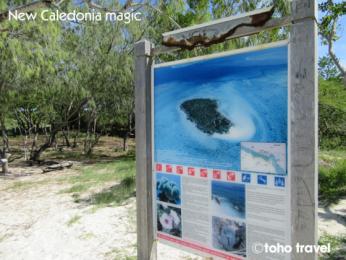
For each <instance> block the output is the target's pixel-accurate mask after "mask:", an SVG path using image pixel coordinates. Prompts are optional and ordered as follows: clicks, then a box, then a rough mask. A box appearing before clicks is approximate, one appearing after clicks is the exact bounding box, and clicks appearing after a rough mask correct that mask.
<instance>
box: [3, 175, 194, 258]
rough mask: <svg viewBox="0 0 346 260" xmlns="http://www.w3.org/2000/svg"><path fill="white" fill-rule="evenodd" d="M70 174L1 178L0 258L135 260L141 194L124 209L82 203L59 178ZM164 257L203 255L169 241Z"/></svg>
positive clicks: (160, 249)
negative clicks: (177, 247)
mask: <svg viewBox="0 0 346 260" xmlns="http://www.w3.org/2000/svg"><path fill="white" fill-rule="evenodd" d="M71 171H72V172H71ZM70 174H73V170H65V171H62V172H57V173H51V174H49V175H42V174H39V175H37V174H35V175H32V176H27V177H22V178H20V181H21V183H22V184H20V183H19V181H18V179H16V180H11V179H0V259H2V260H7V259H8V260H13V259H16V260H19V259H35V260H36V259H45V260H47V259H59V260H61V259H63V260H64V259H66V260H67V259H117V260H118V259H135V255H136V225H135V223H136V216H135V214H136V211H135V210H136V208H135V198H131V199H129V200H127V201H126V203H124V205H123V206H119V207H104V208H98V209H95V208H94V207H93V206H90V205H83V204H77V203H75V202H74V201H73V198H72V196H71V194H66V193H62V192H61V191H62V190H64V189H66V188H68V187H69V186H68V185H63V184H61V183H59V182H58V181H57V180H58V178H61V177H63V176H66V175H70ZM23 183H25V184H23ZM37 183H38V184H37ZM159 256H160V258H161V259H198V258H195V257H192V256H191V255H189V254H183V253H180V252H179V251H177V250H174V249H170V248H167V247H165V246H163V245H159ZM168 256H169V257H168ZM167 257H168V258H167Z"/></svg>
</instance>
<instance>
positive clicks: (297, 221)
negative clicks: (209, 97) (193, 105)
mask: <svg viewBox="0 0 346 260" xmlns="http://www.w3.org/2000/svg"><path fill="white" fill-rule="evenodd" d="M270 10H271V9H262V10H258V11H255V12H252V13H250V14H245V15H242V16H238V17H230V18H227V19H224V20H223V21H221V22H220V21H219V22H212V23H209V24H202V25H199V26H197V27H192V28H186V29H183V30H178V31H173V32H170V33H166V34H164V35H163V43H164V44H165V45H166V46H164V47H159V48H156V49H154V48H153V46H152V44H151V43H150V42H149V41H146V40H144V41H140V42H138V43H136V44H135V56H136V70H135V71H136V75H135V86H136V91H135V94H136V101H135V104H136V143H137V146H136V158H137V159H136V160H137V230H138V259H140V260H149V259H156V243H155V242H154V234H153V232H154V229H153V205H152V195H153V194H152V191H151V189H152V135H151V131H152V114H151V113H152V111H151V104H152V100H151V91H152V90H151V80H152V75H151V66H152V60H153V56H154V54H158V53H163V52H168V51H175V50H178V49H180V48H185V49H190V47H191V48H192V47H195V46H201V45H202V46H209V45H211V44H214V43H218V42H219V41H212V42H210V41H209V42H208V39H209V36H208V37H206V38H203V40H202V41H198V40H197V41H196V42H197V44H195V45H194V44H192V45H190V47H189V45H187V46H186V44H185V45H181V44H180V45H179V44H178V45H174V44H173V45H172V44H167V40H165V37H166V39H168V38H167V37H171V38H172V37H173V38H174V37H178V36H179V38H177V39H178V41H176V42H181V39H182V41H183V42H184V41H185V40H187V41H189V40H191V35H195V33H196V30H197V32H203V31H204V32H206V31H208V27H215V26H216V27H220V26H221V24H222V27H223V29H222V31H223V32H228V31H229V30H228V31H227V30H226V29H225V28H227V27H229V29H230V30H231V29H232V28H233V29H234V26H236V29H235V30H233V33H232V34H231V35H228V36H227V37H224V38H223V40H222V41H224V40H227V39H230V38H236V37H241V36H247V35H251V34H254V33H258V32H260V31H263V30H265V29H270V28H275V27H282V26H286V25H288V24H292V28H291V33H290V49H289V53H290V60H289V63H290V71H289V84H290V95H289V100H290V109H289V114H290V118H291V122H290V124H289V125H290V139H289V147H290V154H289V156H290V157H289V160H290V164H289V168H288V170H289V173H290V174H291V176H290V179H291V230H292V232H291V243H292V246H295V245H296V244H297V243H300V244H302V245H314V244H316V241H317V204H318V199H317V187H318V185H317V180H318V177H317V162H318V160H317V152H318V142H317V140H318V139H317V137H318V134H317V120H318V112H317V100H318V97H317V90H318V88H317V59H316V57H317V53H316V50H317V48H316V38H317V25H316V20H315V17H316V13H317V3H316V2H315V1H314V0H293V1H292V15H291V17H284V18H280V19H274V18H270V17H269V18H268V19H264V20H263V21H262V24H261V25H245V26H237V24H238V25H239V19H242V20H244V19H248V18H249V17H250V16H253V15H254V13H255V14H257V15H258V14H269V13H270ZM232 24H233V25H232ZM232 26H233V27H232ZM211 31H213V30H211ZM214 31H215V30H214ZM223 34H224V33H223ZM189 35H190V36H189ZM179 39H180V40H179ZM192 40H193V39H192ZM196 42H195V43H196ZM167 45H168V46H169V47H167ZM184 46H185V47H184ZM177 47H180V48H177ZM291 259H302V260H303V259H304V260H305V259H307V260H310V259H311V260H312V259H317V255H316V254H307V253H305V254H304V253H300V254H296V253H294V252H293V253H292V256H291Z"/></svg>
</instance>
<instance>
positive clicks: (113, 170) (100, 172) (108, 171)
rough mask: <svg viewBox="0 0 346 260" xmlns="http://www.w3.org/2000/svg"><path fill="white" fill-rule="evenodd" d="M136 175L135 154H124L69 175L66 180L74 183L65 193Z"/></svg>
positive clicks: (81, 190)
mask: <svg viewBox="0 0 346 260" xmlns="http://www.w3.org/2000/svg"><path fill="white" fill-rule="evenodd" d="M134 176H135V160H134V156H122V157H119V158H117V159H116V160H114V162H108V163H102V162H101V163H96V164H94V165H91V166H85V167H83V168H82V170H81V173H80V174H78V175H75V176H70V177H67V179H66V180H65V181H67V182H68V183H70V184H72V186H71V187H70V188H68V189H66V190H63V192H65V193H81V192H86V191H88V190H89V189H91V188H94V187H97V186H102V185H103V184H105V183H109V182H122V180H124V179H126V178H127V177H134Z"/></svg>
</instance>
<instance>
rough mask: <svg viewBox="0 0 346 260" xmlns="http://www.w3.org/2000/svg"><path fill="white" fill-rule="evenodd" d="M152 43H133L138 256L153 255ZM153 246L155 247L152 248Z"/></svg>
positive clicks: (148, 256)
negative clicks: (134, 59) (134, 60)
mask: <svg viewBox="0 0 346 260" xmlns="http://www.w3.org/2000/svg"><path fill="white" fill-rule="evenodd" d="M152 49H153V45H152V44H151V43H150V42H149V41H147V40H142V41H139V42H137V43H136V44H135V49H134V52H135V57H136V62H135V71H136V73H135V75H136V76H135V97H136V98H135V109H136V170H137V174H136V194H137V195H136V199H137V248H138V249H137V252H138V255H137V257H138V259H139V260H149V259H156V246H155V245H156V243H154V233H153V232H154V228H153V202H152V146H151V145H152V140H151V139H152V137H151V122H152V121H151V120H152V119H151V65H152ZM153 247H155V248H153Z"/></svg>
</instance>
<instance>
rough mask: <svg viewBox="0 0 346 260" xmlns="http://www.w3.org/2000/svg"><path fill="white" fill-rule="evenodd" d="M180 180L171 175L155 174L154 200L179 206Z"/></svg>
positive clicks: (178, 177)
mask: <svg viewBox="0 0 346 260" xmlns="http://www.w3.org/2000/svg"><path fill="white" fill-rule="evenodd" d="M180 196H181V180H180V176H177V175H172V174H164V173H157V174H156V198H157V200H159V201H163V202H167V203H172V204H175V205H180V204H181V199H180Z"/></svg>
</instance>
